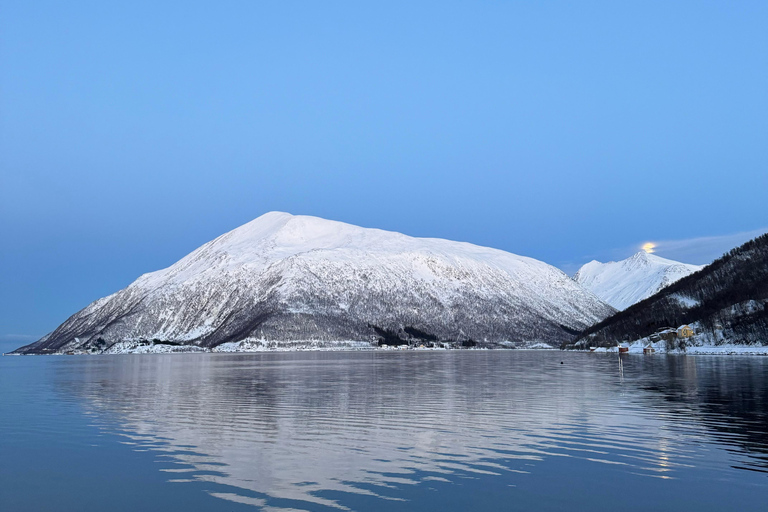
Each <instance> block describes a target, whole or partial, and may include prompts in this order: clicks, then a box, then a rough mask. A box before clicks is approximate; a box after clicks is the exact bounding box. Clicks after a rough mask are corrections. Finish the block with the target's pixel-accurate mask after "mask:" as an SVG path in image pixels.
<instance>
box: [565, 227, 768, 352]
mask: <svg viewBox="0 0 768 512" xmlns="http://www.w3.org/2000/svg"><path fill="white" fill-rule="evenodd" d="M766 303H768V234H766V235H762V236H760V237H758V238H755V239H754V240H751V241H749V242H747V243H745V244H744V245H742V246H741V247H738V248H736V249H733V250H732V251H730V252H729V253H728V254H726V255H724V256H723V257H722V258H720V259H718V260H716V261H714V262H713V263H712V264H711V265H708V266H706V267H704V268H703V269H702V270H699V271H698V272H695V273H693V274H691V275H689V276H687V277H684V278H682V279H680V280H679V281H677V282H676V283H674V284H671V285H670V286H668V287H666V288H664V289H662V290H661V291H660V292H658V293H656V294H655V295H653V296H652V297H649V298H647V299H645V300H643V301H640V302H638V303H637V304H635V305H633V306H631V307H629V308H627V309H625V310H624V311H620V312H619V313H616V314H615V315H613V316H611V317H609V318H607V319H605V320H603V321H601V322H599V323H597V324H595V325H593V326H592V327H590V328H588V329H586V330H585V331H584V332H583V333H581V334H580V335H579V337H578V339H577V341H576V346H584V345H587V344H589V345H596V346H611V345H615V344H616V343H617V342H621V341H632V340H638V339H640V338H644V337H647V336H650V335H651V334H653V333H655V332H656V331H658V330H660V329H662V328H664V327H677V326H680V325H683V324H695V325H696V327H697V329H698V330H699V332H700V333H701V334H702V335H704V336H707V337H708V340H710V341H711V342H714V343H721V342H728V343H737V344H753V343H759V344H763V345H765V344H768V309H766Z"/></svg>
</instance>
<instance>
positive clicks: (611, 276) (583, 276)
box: [574, 251, 702, 309]
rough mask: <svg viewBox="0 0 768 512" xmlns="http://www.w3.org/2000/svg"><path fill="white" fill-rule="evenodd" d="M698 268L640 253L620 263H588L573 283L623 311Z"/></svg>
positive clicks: (580, 270) (577, 274)
mask: <svg viewBox="0 0 768 512" xmlns="http://www.w3.org/2000/svg"><path fill="white" fill-rule="evenodd" d="M701 268H702V267H701V266H699V265H688V264H686V263H680V262H678V261H674V260H669V259H666V258H662V257H661V256H657V255H655V254H650V253H648V252H646V251H639V252H637V253H635V254H633V255H632V256H630V257H629V258H627V259H625V260H621V261H611V262H608V263H600V262H596V261H591V262H589V263H587V264H586V265H584V266H582V267H581V268H580V269H579V271H578V272H577V273H576V274H575V275H574V279H575V280H576V282H578V283H579V284H581V285H582V286H584V287H585V288H587V289H588V290H589V291H591V292H592V293H594V294H595V295H597V296H598V297H599V298H601V299H603V300H604V301H605V302H607V303H608V304H610V305H611V306H613V307H615V308H617V309H626V308H628V307H629V306H631V305H632V304H634V303H636V302H639V301H641V300H643V299H645V298H647V297H650V296H651V295H653V294H654V293H656V292H657V291H659V290H660V289H662V288H664V287H666V286H668V285H670V284H672V283H674V282H675V281H678V280H679V279H682V278H683V277H685V276H687V275H688V274H692V273H693V272H696V271H697V270H700V269H701Z"/></svg>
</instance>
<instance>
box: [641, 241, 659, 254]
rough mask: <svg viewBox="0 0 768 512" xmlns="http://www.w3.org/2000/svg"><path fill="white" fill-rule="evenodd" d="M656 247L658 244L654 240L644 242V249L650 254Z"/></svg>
mask: <svg viewBox="0 0 768 512" xmlns="http://www.w3.org/2000/svg"><path fill="white" fill-rule="evenodd" d="M655 248H656V244H655V243H653V242H647V243H645V244H643V250H644V251H645V252H647V253H648V254H653V252H654V249H655Z"/></svg>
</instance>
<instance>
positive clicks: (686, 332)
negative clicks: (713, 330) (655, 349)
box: [677, 325, 694, 338]
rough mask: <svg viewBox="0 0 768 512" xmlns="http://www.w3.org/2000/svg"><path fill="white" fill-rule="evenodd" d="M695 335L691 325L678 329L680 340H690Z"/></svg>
mask: <svg viewBox="0 0 768 512" xmlns="http://www.w3.org/2000/svg"><path fill="white" fill-rule="evenodd" d="M693 334H694V332H693V329H691V327H690V326H689V325H682V326H680V327H678V329H677V337H678V338H690V337H691V336H693Z"/></svg>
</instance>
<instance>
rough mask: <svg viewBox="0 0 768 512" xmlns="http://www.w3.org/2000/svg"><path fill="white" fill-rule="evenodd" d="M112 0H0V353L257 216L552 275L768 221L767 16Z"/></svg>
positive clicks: (633, 7) (751, 6)
mask: <svg viewBox="0 0 768 512" xmlns="http://www.w3.org/2000/svg"><path fill="white" fill-rule="evenodd" d="M116 4H117V3H116V2H102V1H99V2H96V1H94V2H78V1H68V2H43V1H35V2H27V1H13V2H9V1H6V0H0V244H2V245H1V246H0V286H1V288H0V336H6V337H7V335H8V334H26V335H29V336H34V335H39V334H44V333H45V332H47V331H49V330H51V329H52V328H54V327H55V326H56V325H58V324H59V323H60V322H61V321H63V320H64V319H65V318H66V317H67V316H69V315H70V314H71V313H74V312H75V311H76V310H77V309H79V308H81V307H83V306H85V305H86V304H87V303H89V302H90V301H92V300H94V299H96V298H98V297H101V296H104V295H107V294H109V293H112V292H114V291H116V290H118V289H120V288H122V287H124V286H126V285H127V284H128V283H130V282H131V281H132V280H133V279H134V278H136V277H137V276H138V275H139V274H141V273H144V272H147V271H151V270H156V269H158V268H162V267H165V266H167V265H169V264H171V263H173V262H174V261H176V260H177V259H179V258H180V257H181V256H183V255H184V254H186V253H187V252H189V251H191V250H192V249H194V248H195V247H197V246H199V245H201V244H202V243H204V242H206V241H208V240H210V239H212V238H214V237H215V236H217V235H219V234H221V233H223V232H224V231H227V230H229V229H232V228H234V227H236V226H238V225H240V224H242V223H244V222H247V221H249V220H251V219H253V218H255V217H257V216H259V215H261V214H262V213H265V212H267V211H270V210H282V211H288V212H291V213H296V214H310V215H317V216H321V217H326V218H330V219H336V220H342V221H346V222H350V223H354V224H358V225H362V226H368V227H379V228H384V229H390V230H395V231H401V232H404V233H407V234H410V235H415V236H436V237H444V238H450V239H455V240H464V241H470V242H474V243H477V244H482V245H489V246H493V247H497V248H500V249H504V250H508V251H511V252H515V253H518V254H523V255H528V256H533V257H536V258H539V259H542V260H544V261H547V262H549V263H552V264H555V265H559V266H561V267H563V268H567V269H572V268H573V266H574V265H577V264H579V263H583V262H585V261H587V260H589V259H592V258H598V259H600V258H602V259H607V258H612V257H615V255H617V251H618V253H621V252H622V251H623V252H631V250H633V249H634V248H636V247H637V246H638V244H640V243H642V242H643V241H645V240H648V239H652V240H685V239H689V238H701V237H712V236H730V235H732V234H733V233H739V232H752V231H754V230H759V229H762V228H765V227H766V226H768V206H767V204H766V197H767V194H766V192H767V191H768V166H767V164H768V30H766V27H768V2H765V1H753V2H750V1H743V2H725V1H723V2H707V1H695V2H683V1H679V2H668V1H663V2H649V1H642V2H640V1H638V2H614V1H606V2H463V3H455V2H434V3H427V2H423V3H416V2H404V3H396V2H391V1H388V2H379V5H378V6H371V5H361V4H371V2H349V3H337V2H327V1H324V2H300V3H295V2H287V1H280V2H256V1H242V2H237V1H226V2H190V1H185V2H156V1H153V2H120V4H122V5H119V6H118V5H116ZM627 255H628V254H618V256H627ZM662 255H663V254H662ZM16 344H17V343H16Z"/></svg>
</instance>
